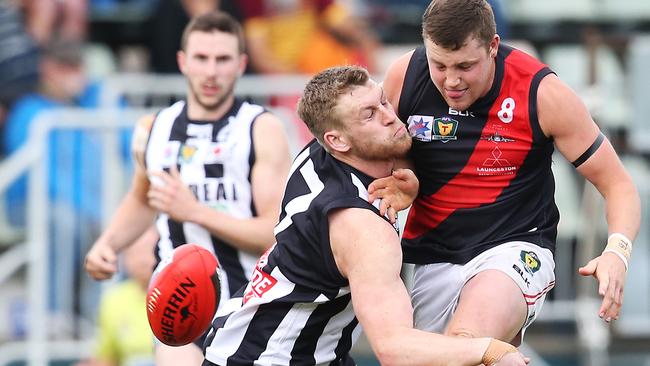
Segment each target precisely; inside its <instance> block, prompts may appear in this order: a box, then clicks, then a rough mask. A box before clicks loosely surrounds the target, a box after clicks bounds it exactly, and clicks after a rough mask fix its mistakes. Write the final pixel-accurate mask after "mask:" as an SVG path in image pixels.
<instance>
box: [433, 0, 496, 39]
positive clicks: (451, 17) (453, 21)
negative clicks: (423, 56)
mask: <svg viewBox="0 0 650 366" xmlns="http://www.w3.org/2000/svg"><path fill="white" fill-rule="evenodd" d="M496 31H497V26H496V22H495V20H494V13H493V12H492V7H491V6H490V4H489V3H488V2H487V1H485V0H433V1H431V3H430V4H429V6H428V7H427V9H426V10H425V12H424V15H422V37H423V38H425V39H428V40H430V41H432V42H434V43H436V44H438V45H440V46H442V47H444V48H446V49H450V50H458V49H460V48H461V47H463V45H464V44H465V42H466V41H467V40H468V37H470V36H473V37H475V38H476V39H478V40H479V41H481V42H482V43H483V44H484V45H485V46H486V47H487V46H488V45H489V44H490V41H492V38H494V35H495V34H496Z"/></svg>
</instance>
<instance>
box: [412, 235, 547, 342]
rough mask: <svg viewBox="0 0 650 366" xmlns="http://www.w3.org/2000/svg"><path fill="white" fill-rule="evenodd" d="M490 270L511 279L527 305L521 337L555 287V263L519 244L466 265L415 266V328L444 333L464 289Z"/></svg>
mask: <svg viewBox="0 0 650 366" xmlns="http://www.w3.org/2000/svg"><path fill="white" fill-rule="evenodd" d="M493 269H496V270H499V271H501V272H503V273H505V274H507V275H508V276H509V277H510V278H512V280H513V281H515V283H516V284H517V286H519V288H520V289H521V292H522V295H523V296H524V299H525V300H526V303H527V304H528V316H527V318H526V322H525V323H524V326H523V328H522V329H521V335H522V338H523V335H524V331H525V330H526V328H527V327H528V326H529V325H530V324H531V323H532V322H533V320H535V318H536V317H537V314H538V313H539V311H540V310H541V308H542V305H543V304H544V299H545V298H546V293H547V292H549V291H550V290H551V289H552V288H553V286H554V285H555V272H554V270H555V261H554V260H553V255H552V253H551V251H550V250H548V249H544V248H541V247H539V246H537V245H534V244H531V243H527V242H521V241H517V242H508V243H504V244H501V245H499V246H497V247H494V248H492V249H489V250H487V251H485V252H483V253H481V254H479V255H478V256H477V257H476V258H474V259H472V260H471V261H469V262H468V263H467V264H465V265H458V264H451V263H434V264H427V265H416V266H415V270H414V274H413V285H412V289H411V301H412V302H413V309H414V320H415V327H416V328H418V329H421V330H426V331H430V332H436V333H443V332H444V330H445V327H446V326H447V324H448V323H449V321H450V320H451V317H452V315H453V314H454V312H455V311H456V307H457V306H458V300H459V298H460V292H461V290H462V289H463V286H465V284H466V283H467V281H469V280H470V279H471V278H472V277H474V276H475V275H477V274H478V273H480V272H482V271H485V270H493Z"/></svg>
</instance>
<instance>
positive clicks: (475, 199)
mask: <svg viewBox="0 0 650 366" xmlns="http://www.w3.org/2000/svg"><path fill="white" fill-rule="evenodd" d="M505 62H506V66H505V72H504V75H503V79H502V82H501V85H502V89H501V90H500V92H499V95H498V97H497V98H496V100H495V102H494V104H493V105H492V107H491V109H490V111H489V115H488V120H487V122H486V123H485V127H484V128H483V130H482V132H481V139H480V140H478V142H477V144H476V145H475V146H474V151H473V152H472V154H471V156H470V157H469V159H468V161H467V163H466V164H465V166H464V167H463V169H462V170H461V171H460V172H459V173H458V174H457V175H456V176H455V177H454V178H452V179H451V180H449V182H447V183H446V184H445V185H444V186H443V187H442V188H440V189H439V190H438V191H437V192H435V193H434V194H432V195H430V196H427V197H423V196H419V197H418V198H417V199H416V200H415V202H413V205H412V206H411V209H410V211H409V215H408V220H407V222H408V224H407V225H406V228H405V230H404V238H406V239H413V238H417V237H418V236H420V235H422V234H424V233H426V232H427V231H429V230H432V229H434V228H436V227H438V225H440V224H441V223H442V222H443V221H444V220H445V219H446V218H447V217H449V216H450V215H451V214H453V213H454V212H455V211H456V210H458V209H465V208H476V207H480V206H481V205H485V204H489V203H493V202H494V201H495V200H496V199H497V198H498V197H499V196H500V195H501V193H502V192H503V190H504V189H505V188H506V187H508V186H509V185H510V183H511V182H512V180H513V179H514V178H515V177H516V176H517V173H518V171H519V169H520V168H521V166H522V164H523V163H524V160H525V159H526V156H527V155H528V152H529V151H530V149H531V146H532V142H533V131H532V128H531V125H530V119H529V108H528V107H529V93H530V84H531V80H532V78H533V76H534V73H532V72H531V68H532V69H533V70H535V69H536V70H539V69H541V67H543V65H542V64H540V63H539V62H538V61H536V60H534V59H532V58H530V57H529V56H528V55H525V54H523V53H521V52H517V51H514V52H512V53H511V54H510V55H509V56H508V57H507V58H506V60H505ZM513 102H514V108H513V104H512V103H513ZM458 128H459V133H458V134H457V135H458V138H459V139H462V137H463V135H462V131H461V129H462V124H460V125H459V127H458ZM504 139H505V140H504ZM430 143H442V142H440V141H431V142H430ZM449 143H453V141H452V142H449Z"/></svg>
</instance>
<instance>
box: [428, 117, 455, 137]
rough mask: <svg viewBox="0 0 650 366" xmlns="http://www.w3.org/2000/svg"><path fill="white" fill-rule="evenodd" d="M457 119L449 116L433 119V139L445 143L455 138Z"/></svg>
mask: <svg viewBox="0 0 650 366" xmlns="http://www.w3.org/2000/svg"><path fill="white" fill-rule="evenodd" d="M457 129H458V121H456V120H455V119H451V118H449V117H441V118H436V119H434V120H433V136H432V138H433V140H438V141H442V142H443V143H447V142H449V141H451V140H456V130H457Z"/></svg>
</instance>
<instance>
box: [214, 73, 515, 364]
mask: <svg viewBox="0 0 650 366" xmlns="http://www.w3.org/2000/svg"><path fill="white" fill-rule="evenodd" d="M298 114H299V115H300V117H301V119H302V120H303V121H304V122H305V123H306V124H307V126H308V127H309V129H310V131H311V132H312V133H313V134H314V136H316V140H313V141H312V142H311V143H309V144H308V145H307V146H306V147H305V148H304V149H303V150H302V152H301V153H299V154H298V156H297V157H296V159H295V160H294V162H293V165H292V167H291V174H290V177H289V179H288V182H287V186H286V189H285V193H284V198H283V200H282V210H281V213H280V218H279V222H278V224H277V225H276V227H275V234H276V244H275V245H274V246H273V247H272V248H271V249H269V250H268V251H267V252H266V253H265V254H264V255H262V257H261V258H260V259H259V261H258V262H257V265H256V266H255V269H254V272H253V274H252V276H251V278H250V281H249V283H248V285H247V286H246V287H245V288H243V289H242V292H241V293H240V294H239V295H240V296H239V297H236V298H232V299H231V300H230V301H229V302H227V303H226V304H224V306H223V307H222V308H221V310H219V311H218V312H217V316H216V318H215V320H214V322H213V330H212V331H211V332H210V334H209V335H208V337H207V339H206V343H205V346H204V347H205V359H206V360H205V362H204V364H203V365H204V366H211V365H220V366H227V365H269V366H270V365H354V361H353V360H352V359H351V357H350V354H349V351H350V348H351V347H352V345H353V344H354V342H355V340H356V339H357V337H358V336H359V334H360V332H361V328H363V330H364V331H365V332H366V335H367V338H368V339H369V341H370V344H371V346H372V349H373V350H374V352H375V354H376V356H377V358H378V359H379V361H380V362H381V364H386V365H389V364H390V365H450V364H453V365H478V364H481V363H483V364H485V365H488V366H490V365H494V364H495V363H496V362H498V363H499V365H501V366H503V365H525V364H526V362H527V360H526V359H524V357H523V356H522V355H521V354H520V353H519V352H517V350H516V349H515V348H514V347H513V346H511V345H509V344H507V343H504V342H501V341H498V340H494V339H491V338H474V339H465V338H458V337H447V336H442V335H439V334H434V333H430V332H425V331H421V330H416V329H414V328H413V314H412V308H411V302H410V298H409V296H408V293H407V290H406V287H405V285H404V283H403V282H402V280H401V278H400V270H401V266H402V253H401V248H400V244H399V237H398V232H397V227H396V226H394V225H392V224H391V223H390V222H389V221H388V219H387V218H386V217H383V216H380V214H379V210H378V205H379V202H376V203H375V204H370V203H368V201H367V199H368V191H367V186H368V184H370V182H372V181H373V179H375V178H378V177H384V176H387V175H389V174H390V173H391V170H392V169H393V164H394V159H395V158H400V157H403V156H404V154H406V153H407V151H408V150H409V147H410V146H411V139H410V136H409V134H408V131H407V130H406V128H405V126H404V125H403V124H402V123H401V122H400V120H399V119H398V118H397V116H396V115H395V112H394V111H393V108H392V106H391V104H390V103H389V102H388V100H387V99H386V95H385V94H384V91H383V89H382V88H381V87H380V86H379V85H378V84H377V83H375V82H374V81H372V80H371V79H370V78H369V75H368V72H367V71H366V70H365V69H363V68H359V67H356V66H342V67H336V68H331V69H327V70H325V71H323V72H321V73H320V74H318V75H316V76H315V77H314V78H313V79H312V80H311V81H310V82H309V83H308V84H307V86H306V88H305V91H304V95H303V97H302V98H301V100H300V103H299V106H298ZM415 186H416V187H415V188H414V189H417V184H415Z"/></svg>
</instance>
